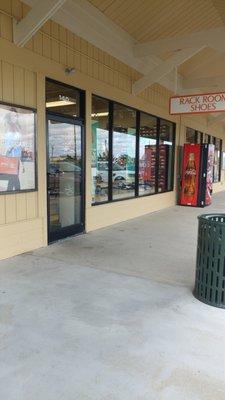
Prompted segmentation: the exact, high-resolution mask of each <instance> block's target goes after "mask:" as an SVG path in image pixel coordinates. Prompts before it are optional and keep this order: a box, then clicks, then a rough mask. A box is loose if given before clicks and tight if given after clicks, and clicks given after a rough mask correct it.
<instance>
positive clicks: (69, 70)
mask: <svg viewBox="0 0 225 400" xmlns="http://www.w3.org/2000/svg"><path fill="white" fill-rule="evenodd" d="M75 72H76V70H75V68H74V67H66V68H65V74H66V75H73V74H75Z"/></svg>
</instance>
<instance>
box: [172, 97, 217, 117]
mask: <svg viewBox="0 0 225 400" xmlns="http://www.w3.org/2000/svg"><path fill="white" fill-rule="evenodd" d="M220 111H225V92H219V93H205V94H192V95H185V96H173V97H171V98H170V114H172V115H175V114H201V113H213V112H220Z"/></svg>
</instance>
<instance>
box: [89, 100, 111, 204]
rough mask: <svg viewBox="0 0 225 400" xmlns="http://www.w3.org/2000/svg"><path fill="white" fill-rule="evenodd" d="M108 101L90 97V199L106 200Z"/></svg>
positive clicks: (97, 201) (96, 201) (95, 201)
mask: <svg viewBox="0 0 225 400" xmlns="http://www.w3.org/2000/svg"><path fill="white" fill-rule="evenodd" d="M108 120H109V102H108V101H107V100H105V99H102V98H99V97H97V96H93V97H92V165H91V171H92V201H93V202H94V203H99V202H103V201H107V200H108V178H109V165H108V161H109V130H108Z"/></svg>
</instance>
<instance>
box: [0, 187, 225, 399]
mask: <svg viewBox="0 0 225 400" xmlns="http://www.w3.org/2000/svg"><path fill="white" fill-rule="evenodd" d="M224 205H225V193H224V192H223V193H220V194H218V195H215V196H214V203H213V206H211V207H208V208H205V209H204V210H201V209H193V208H186V207H173V208H170V209H167V210H165V211H161V212H158V213H155V214H152V215H148V216H145V217H142V218H138V219H135V220H132V221H129V222H126V223H122V224H118V225H115V226H113V227H111V228H107V229H102V230H99V231H97V232H93V233H90V234H88V235H83V236H79V237H77V238H72V239H67V240H65V241H63V242H60V243H58V244H54V245H52V246H49V247H48V248H46V249H41V250H38V251H35V252H32V253H29V254H25V255H22V256H18V257H14V258H12V259H9V260H6V261H3V262H1V263H0V399H2V400H212V399H216V400H224V399H225V340H224V337H225V310H221V309H216V308H213V307H209V306H207V305H205V304H203V303H200V302H199V301H197V300H196V299H195V298H194V297H193V295H192V293H191V291H192V288H193V283H194V270H195V253H196V235H197V219H196V217H197V215H199V214H200V213H202V212H204V213H206V212H224V210H225V207H224Z"/></svg>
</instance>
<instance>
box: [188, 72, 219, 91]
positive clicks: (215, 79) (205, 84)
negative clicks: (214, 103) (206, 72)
mask: <svg viewBox="0 0 225 400" xmlns="http://www.w3.org/2000/svg"><path fill="white" fill-rule="evenodd" d="M210 87H211V88H217V89H218V88H219V89H221V87H223V88H224V87H225V75H224V76H208V77H205V78H197V79H193V78H186V79H185V78H184V79H183V89H200V88H210Z"/></svg>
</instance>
